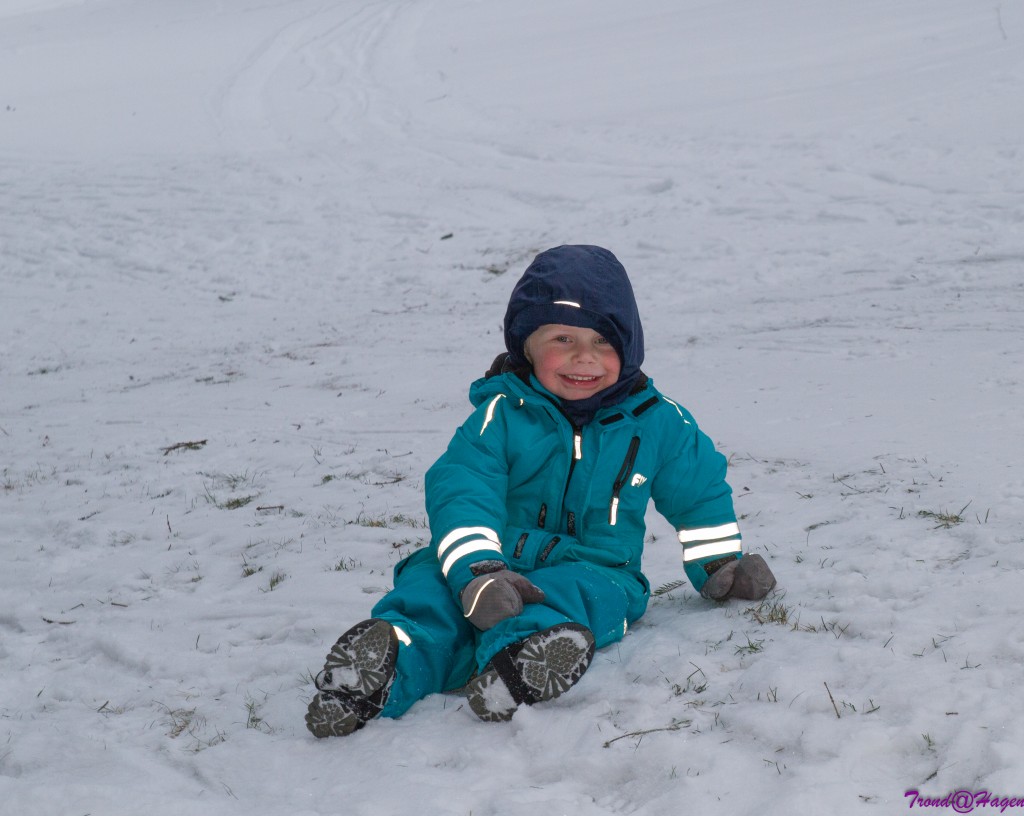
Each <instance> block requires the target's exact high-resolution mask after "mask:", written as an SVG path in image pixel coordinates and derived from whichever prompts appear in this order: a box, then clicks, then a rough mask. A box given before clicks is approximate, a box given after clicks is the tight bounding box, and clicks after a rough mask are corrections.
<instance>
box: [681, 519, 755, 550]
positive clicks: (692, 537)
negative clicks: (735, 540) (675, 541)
mask: <svg viewBox="0 0 1024 816" xmlns="http://www.w3.org/2000/svg"><path fill="white" fill-rule="evenodd" d="M739 534H740V525H738V524H737V523H736V522H735V521H733V522H731V523H729V524H721V525H719V526H718V527H700V528H696V529H693V530H680V531H679V543H680V544H689V543H691V542H694V541H717V540H718V539H720V538H729V537H730V536H738V535H739Z"/></svg>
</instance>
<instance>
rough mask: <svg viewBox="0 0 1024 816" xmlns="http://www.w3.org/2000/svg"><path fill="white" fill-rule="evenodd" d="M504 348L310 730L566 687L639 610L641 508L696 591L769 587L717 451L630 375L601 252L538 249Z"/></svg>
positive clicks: (630, 329)
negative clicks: (664, 531)
mask: <svg viewBox="0 0 1024 816" xmlns="http://www.w3.org/2000/svg"><path fill="white" fill-rule="evenodd" d="M505 345H506V348H507V349H508V352H507V353H506V354H503V355H501V356H500V357H499V358H498V359H497V360H496V361H495V364H494V365H493V366H492V368H491V370H490V371H489V372H488V373H487V376H485V377H484V378H483V379H480V380H478V381H477V382H475V383H473V385H472V387H471V389H470V399H471V401H472V402H473V404H474V405H475V406H476V410H475V411H474V413H473V414H472V415H471V416H470V417H469V419H468V420H467V421H466V422H465V424H463V425H462V427H461V428H459V429H458V431H457V432H456V433H455V437H454V438H453V439H452V441H451V444H450V445H449V446H448V450H447V451H446V452H445V453H444V455H442V456H441V458H440V459H438V461H437V462H436V463H435V464H434V465H433V466H432V467H431V468H430V470H429V471H428V472H427V475H426V505H427V513H428V516H429V519H430V529H431V534H432V536H431V543H430V546H429V547H427V548H424V549H422V550H419V551H417V552H415V553H414V554H412V555H411V556H409V557H408V558H406V559H404V560H403V561H401V562H400V563H399V564H398V565H397V566H396V567H395V576H394V584H395V587H394V589H393V590H391V591H390V592H389V593H387V594H386V595H385V596H384V597H383V598H381V600H380V601H379V602H378V603H377V604H376V606H374V608H373V610H372V612H371V615H372V617H371V618H370V619H369V620H366V621H363V622H362V623H359V624H357V625H356V626H354V627H353V628H352V629H350V630H348V631H347V632H346V633H345V634H343V635H342V636H341V637H340V638H339V639H338V642H337V643H336V644H335V645H334V647H333V648H332V649H331V652H330V654H328V656H327V662H326V665H325V666H324V670H323V671H322V672H321V673H320V674H319V675H318V677H317V679H316V687H317V690H318V693H317V694H316V696H315V697H314V698H313V701H312V702H311V703H310V705H309V712H308V713H307V715H306V723H307V725H308V727H309V730H310V731H312V732H313V734H315V735H316V736H317V737H327V736H343V735H347V734H350V733H352V732H353V731H355V730H356V729H358V728H361V727H362V726H363V725H364V724H365V723H366V722H367V721H368V720H370V719H372V718H374V717H376V716H378V715H380V716H384V717H398V716H400V715H401V714H403V713H404V712H405V711H407V710H408V709H409V707H410V706H411V705H412V704H413V703H415V702H416V701H417V700H419V699H421V698H423V697H425V696H427V695H428V694H432V693H435V692H441V691H446V690H454V689H461V693H462V694H464V695H465V696H466V697H467V698H468V702H469V706H470V708H471V709H472V710H473V712H474V713H476V714H477V715H478V716H479V717H480V718H481V719H483V720H488V721H501V720H508V719H510V718H511V717H512V715H513V714H514V713H515V711H516V709H517V708H518V706H520V705H523V704H526V705H532V704H534V703H538V702H541V701H544V700H550V699H553V698H555V697H558V696H559V695H560V694H562V693H563V692H565V691H566V690H568V689H569V688H570V687H571V686H573V685H574V684H575V683H576V682H577V681H578V680H579V679H580V677H581V676H582V675H583V673H584V672H585V671H586V670H587V667H588V666H589V665H590V661H591V658H592V657H593V654H594V649H595V648H601V647H602V646H606V645H608V644H609V643H613V642H615V641H617V640H619V639H621V638H622V637H623V636H624V635H625V634H626V630H627V628H628V626H629V625H630V624H631V623H632V622H633V621H636V620H637V619H638V618H639V617H640V616H641V615H642V614H643V613H644V611H645V609H646V607H647V601H648V599H649V597H650V584H649V583H648V581H647V578H646V577H644V574H643V572H641V569H640V557H641V555H642V553H643V544H644V532H645V525H644V514H645V511H646V508H647V503H648V500H650V499H653V500H654V504H655V507H656V508H657V510H658V511H659V512H660V513H661V514H662V515H664V516H665V518H667V519H668V521H669V522H670V523H671V524H672V525H673V527H675V529H676V530H677V531H678V534H679V541H680V543H681V544H682V546H683V568H684V570H685V573H686V576H687V578H688V579H689V580H690V583H691V584H693V586H694V588H695V589H697V590H698V591H700V593H701V594H702V595H703V596H704V597H706V598H709V599H713V600H718V601H721V600H726V599H728V598H741V599H746V600H757V599H760V598H763V597H764V596H765V595H766V594H767V593H768V592H769V591H770V590H771V589H772V588H773V587H774V585H775V578H774V576H773V575H772V573H771V570H770V569H769V568H768V565H767V564H766V563H765V561H764V559H763V558H761V556H759V555H747V556H746V557H743V555H742V551H741V544H740V530H739V526H738V525H737V523H736V516H735V513H734V511H733V504H732V491H731V489H730V488H729V485H728V484H727V483H726V481H725V471H726V462H725V458H724V457H723V456H722V455H721V454H720V453H718V452H716V451H715V448H714V445H713V444H712V442H711V440H710V439H708V437H707V436H705V435H704V434H703V433H702V432H701V431H700V430H698V428H697V424H696V422H695V421H694V419H693V417H692V416H691V415H690V414H689V413H688V412H687V411H686V410H685V409H684V408H682V407H681V406H680V405H678V404H677V403H675V402H673V401H672V400H670V399H668V398H667V397H665V396H663V395H662V394H661V393H660V392H659V391H658V390H657V389H655V387H654V383H653V382H652V381H651V380H650V379H649V378H648V377H647V376H646V375H645V374H644V373H643V372H642V371H641V370H640V364H641V362H642V361H643V356H644V342H643V331H642V329H641V326H640V316H639V314H638V311H637V306H636V301H635V299H634V297H633V290H632V287H631V285H630V283H629V278H628V277H627V276H626V271H625V269H624V268H623V267H622V265H621V264H620V263H619V262H618V260H617V259H616V258H615V256H614V255H612V253H611V252H609V251H608V250H606V249H602V248H600V247H594V246H561V247H556V248H555V249H550V250H548V251H546V252H542V253H541V254H540V255H538V256H537V257H536V259H535V260H534V261H533V263H532V264H531V265H530V266H529V268H528V269H527V270H526V272H525V273H524V275H523V277H522V279H521V280H520V281H519V282H518V283H517V284H516V287H515V289H514V290H513V291H512V296H511V298H510V301H509V305H508V310H507V312H506V314H505Z"/></svg>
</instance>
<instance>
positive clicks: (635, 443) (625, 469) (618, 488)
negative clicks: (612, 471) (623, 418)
mask: <svg viewBox="0 0 1024 816" xmlns="http://www.w3.org/2000/svg"><path fill="white" fill-rule="evenodd" d="M639 449H640V437H639V436H634V437H633V438H632V439H631V440H630V441H629V450H627V451H626V458H625V459H624V460H623V462H622V467H621V468H619V475H618V476H617V477H616V479H615V483H614V484H613V485H612V501H611V504H610V505H609V506H608V523H609V524H610V525H611V526H612V527H614V526H615V523H616V522H617V521H618V520H619V493H621V492H622V488H623V487H625V486H626V479H628V478H629V474H630V471H632V470H633V465H634V464H635V463H636V452H637V451H638V450H639Z"/></svg>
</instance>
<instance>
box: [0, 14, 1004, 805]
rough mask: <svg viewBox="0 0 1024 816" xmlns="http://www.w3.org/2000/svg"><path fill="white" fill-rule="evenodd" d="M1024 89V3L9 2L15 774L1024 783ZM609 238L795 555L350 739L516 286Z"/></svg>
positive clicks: (327, 791) (0, 582)
mask: <svg viewBox="0 0 1024 816" xmlns="http://www.w3.org/2000/svg"><path fill="white" fill-rule="evenodd" d="M1021 100H1024V6H1022V5H1021V4H1020V3H1018V2H996V1H995V0H993V2H988V3H980V2H964V0H902V2H899V3H895V2H892V0H859V2H856V3H853V2H842V1H841V0H775V1H774V2H771V3H766V2H760V1H759V0H645V2H636V3H623V2H618V1H617V0H587V2H584V0H549V2H544V3H539V2H538V3H527V2H513V0H487V2H483V1H482V0H379V1H378V2H371V1H370V0H335V2H331V3H328V2H323V0H289V2H271V1H269V0H219V2H209V0H175V2H164V3H154V2H143V0H4V2H3V3H0V287H2V288H0V468H2V474H0V476H2V489H0V547H2V552H3V561H2V572H0V802H3V806H2V808H0V809H2V810H3V812H5V813H11V814H29V815H30V816H34V815H35V814H40V815H43V814H87V813H88V814H94V816H99V815H100V814H104V815H106V814H141V813H151V814H157V815H158V816H159V815H160V814H219V815H220V814H236V813H237V814H243V813H244V814H254V813H256V814H268V816H276V815H277V814H289V816H299V815H300V814H341V813H343V814H354V815H355V816H380V814H400V815H401V816H405V814H421V813H422V814H433V813H443V814H460V816H461V815H467V814H473V816H488V815H489V814H493V815H494V816H534V814H539V813H543V814H570V815H572V816H577V815H578V816H597V815H598V814H619V813H638V814H666V813H679V812H684V811H686V810H688V809H691V808H697V809H700V810H701V811H702V812H705V813H712V814H716V813H723V814H724V813H728V814H733V815H735V816H740V815H741V814H758V816H761V815H762V814H794V813H796V814H812V813H814V814H817V813H839V814H855V813H866V814H870V813H880V814H881V813H894V812H899V811H902V810H904V809H910V806H911V804H912V803H913V800H911V799H908V798H906V797H905V792H906V791H908V790H919V791H920V792H921V793H922V795H928V796H944V795H945V794H946V793H947V792H949V791H953V790H957V789H964V790H968V791H980V790H983V789H985V790H989V791H991V792H992V793H994V794H998V795H1001V796H1007V797H1011V796H1018V797H1024V697H1022V696H1021V694H1020V692H1019V688H1020V680H1021V676H1022V672H1024V632H1022V629H1021V626H1020V621H1021V620H1022V616H1024V593H1022V592H1021V589H1020V588H1021V585H1022V583H1021V578H1022V570H1024V553H1022V544H1024V474H1022V470H1021V467H1020V465H1021V462H1022V460H1024V412H1022V411H1021V401H1022V397H1024V351H1022V349H1024V276H1022V268H1024V144H1022V136H1021V134H1022V133H1024V106H1022V101H1021ZM575 242H584V243H597V244H601V245H604V246H607V247H609V248H610V249H612V250H613V251H614V252H615V253H616V254H617V255H618V256H619V258H620V259H621V260H622V261H623V263H624V264H625V265H626V268H627V269H629V270H630V272H631V275H632V278H633V281H634V286H635V289H636V292H637V296H638V299H639V301H640V305H641V310H642V313H643V315H644V319H645V329H646V335H647V340H648V357H647V363H646V365H645V370H646V371H647V372H648V373H649V374H650V375H651V376H652V377H653V378H654V379H655V381H656V382H657V384H658V385H659V386H660V387H661V388H662V390H664V391H665V392H666V393H668V394H669V395H671V396H673V397H674V398H675V399H678V400H679V401H681V402H683V403H684V404H686V405H687V406H688V407H689V408H690V409H691V410H692V411H693V412H694V413H695V414H696V416H697V417H698V419H699V420H700V421H701V424H702V426H703V427H704V428H705V430H707V431H708V433H710V434H711V436H712V437H713V438H714V439H715V440H716V441H717V442H718V444H719V445H720V447H721V449H722V450H723V451H724V452H725V453H727V454H728V455H729V456H730V457H731V460H732V469H731V478H730V481H731V483H732V484H733V486H734V489H735V491H736V493H737V506H738V509H739V511H740V512H741V513H742V514H743V518H744V521H743V526H744V532H745V540H746V545H747V548H748V550H750V551H753V552H760V553H762V554H764V555H765V556H766V557H767V558H769V559H770V563H771V564H772V568H773V569H774V570H775V572H776V574H777V576H778V578H779V590H778V592H777V594H776V595H775V596H774V597H772V598H770V599H769V600H768V602H766V603H765V604H762V605H754V606H750V605H746V604H742V603H736V602H733V603H731V604H728V605H724V606H715V605H712V604H709V603H707V602H705V601H703V600H701V599H700V598H699V597H696V596H695V594H694V593H693V591H692V590H690V589H689V588H688V587H687V586H681V587H677V588H675V589H672V590H670V591H666V592H664V593H662V594H661V595H659V596H658V597H656V598H655V599H654V601H653V602H652V605H651V608H650V611H649V613H648V614H647V616H646V617H645V618H644V619H643V621H642V622H641V623H640V624H639V625H638V626H637V627H636V628H635V629H634V630H633V632H632V633H631V634H630V635H629V636H628V637H627V638H626V639H625V640H624V641H623V642H622V643H621V644H619V645H618V646H617V647H615V648H610V649H607V650H605V651H603V652H601V653H599V655H598V657H597V659H596V661H595V663H594V665H593V667H592V668H591V670H590V671H589V672H588V673H587V675H586V676H585V677H584V679H583V680H582V681H581V683H580V684H579V686H578V687H577V688H575V689H574V690H573V691H572V693H571V694H569V695H567V696H566V697H564V698H562V699H560V700H558V701H556V702H555V703H553V704H551V705H547V706H544V707H538V708H535V709H528V710H523V711H521V712H519V713H518V714H517V715H516V717H515V719H514V720H513V721H512V722H511V723H509V724H507V725H499V726H495V725H489V724H484V723H481V722H479V721H477V720H476V719H475V718H474V717H473V716H472V714H471V713H470V712H469V711H468V709H466V708H465V706H463V705H462V701H461V700H460V699H459V698H457V697H450V696H441V695H439V696H436V697H432V698H429V699H427V700H424V701H423V702H421V703H420V704H418V705H417V706H416V707H415V708H414V709H413V710H412V711H411V712H410V713H409V714H408V715H406V716H405V717H403V718H402V719H401V720H397V721H381V722H374V723H372V724H371V725H370V726H369V727H367V728H366V729H365V730H364V731H362V732H360V733H358V734H356V735H354V736H353V737H350V738H347V739H344V740H327V741H317V740H314V739H313V738H312V737H311V736H310V735H309V734H308V732H307V731H306V729H305V727H304V724H303V722H302V717H303V714H304V712H305V708H306V704H307V702H308V700H309V699H310V697H311V694H312V686H311V683H310V673H315V672H316V671H318V670H319V668H320V667H321V665H322V661H323V656H324V654H325V653H326V651H327V649H328V648H329V646H330V644H331V643H332V642H333V641H334V639H335V638H336V637H337V635H338V634H340V632H341V631H343V630H344V629H346V628H347V627H348V626H349V625H351V624H352V623H354V622H356V621H358V620H360V619H362V618H363V617H365V616H366V613H367V611H368V610H369V608H370V606H371V605H372V604H373V602H374V601H375V599H376V598H377V597H379V596H380V594H381V593H383V592H384V591H385V590H386V588H387V587H388V586H389V585H390V581H391V574H390V570H391V568H392V567H393V565H394V564H395V562H396V561H397V560H398V559H399V557H401V556H402V555H404V554H406V553H408V552H409V551H411V550H412V549H413V548H415V547H417V546H420V545H422V544H423V543H424V542H425V541H426V540H427V539H428V538H429V534H428V531H427V530H426V529H425V527H424V524H425V519H424V512H423V504H422V474H423V472H424V471H425V469H426V468H427V467H428V466H429V465H430V463H431V462H432V461H433V460H434V459H435V458H436V457H437V455H438V454H439V453H440V452H441V451H442V450H443V448H444V446H445V445H446V444H447V441H448V438H449V436H450V435H451V433H452V432H453V430H454V428H455V427H456V426H457V425H458V424H459V423H460V422H461V421H462V419H463V418H464V417H465V415H466V414H467V412H468V410H469V405H468V402H467V400H466V389H467V388H468V385H469V383H470V381H471V380H472V379H473V378H474V377H476V376H478V375H479V374H480V373H482V371H483V370H484V368H485V367H486V366H487V364H488V363H489V362H490V360H491V358H492V356H493V355H494V354H495V353H496V352H497V351H499V350H500V348H501V334H500V321H501V317H502V315H503V311H504V304H505V302H506V300H507V297H508V293H509V291H510V289H511V287H512V285H513V284H514V282H515V279H516V278H517V276H518V274H519V272H521V270H522V269H523V268H524V267H525V265H526V264H527V263H528V262H529V260H530V259H531V258H532V256H533V254H534V253H535V252H536V251H538V250H540V249H544V248H547V247H549V246H553V245H556V244H560V243H575ZM183 443H194V444H188V445H186V444H183ZM650 532H651V541H650V543H649V545H648V549H647V555H646V569H647V572H648V574H649V576H650V577H651V580H652V582H653V583H654V584H655V586H661V587H665V586H667V585H669V584H670V583H671V582H674V581H676V580H677V579H678V578H680V577H681V576H682V570H681V564H680V553H679V551H678V545H677V544H675V543H674V541H673V539H672V535H671V532H672V531H671V530H670V529H669V528H668V526H667V524H666V523H665V522H664V521H662V520H661V519H659V518H658V517H657V516H655V515H654V514H653V513H652V515H651V519H650ZM914 809H915V810H918V809H922V808H921V806H920V805H918V806H916V807H915V808H914ZM938 810H939V811H940V812H943V811H944V812H950V811H951V809H950V808H945V809H942V808H940V809H938ZM985 810H987V808H985Z"/></svg>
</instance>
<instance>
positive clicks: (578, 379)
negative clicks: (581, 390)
mask: <svg viewBox="0 0 1024 816" xmlns="http://www.w3.org/2000/svg"><path fill="white" fill-rule="evenodd" d="M561 376H562V378H563V379H565V380H568V381H569V382H571V383H573V384H576V385H590V384H591V383H596V382H597V381H598V380H600V379H601V378H600V377H593V376H592V377H582V376H580V375H578V374H562V375H561Z"/></svg>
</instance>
